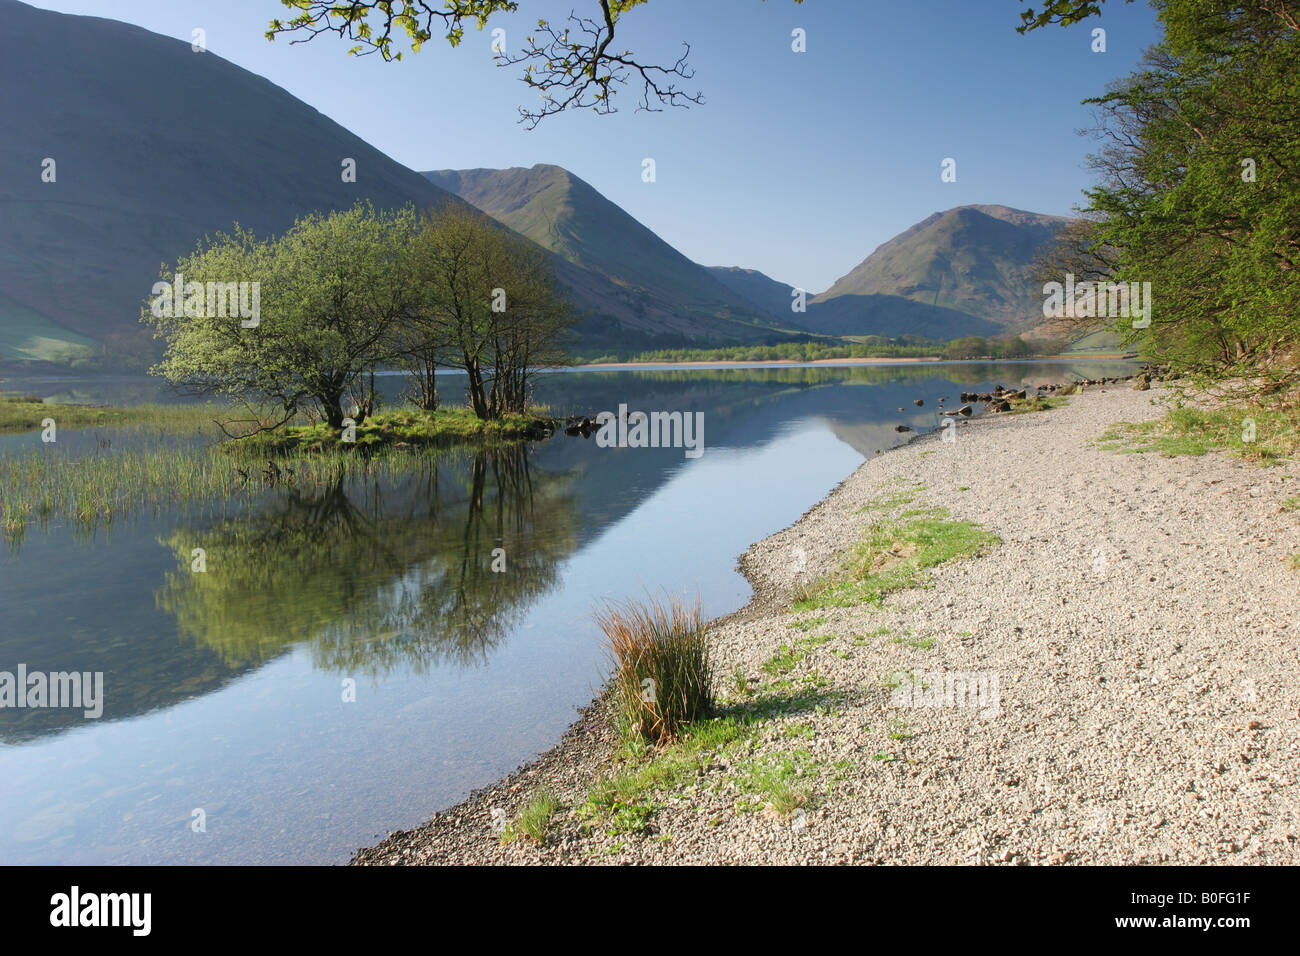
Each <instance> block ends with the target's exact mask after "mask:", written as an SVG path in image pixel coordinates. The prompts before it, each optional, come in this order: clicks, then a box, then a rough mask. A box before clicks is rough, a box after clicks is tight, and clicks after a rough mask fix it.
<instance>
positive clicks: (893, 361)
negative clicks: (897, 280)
mask: <svg viewBox="0 0 1300 956" xmlns="http://www.w3.org/2000/svg"><path fill="white" fill-rule="evenodd" d="M1122 359H1124V353H1122V352H1115V353H1113V354H1111V353H1106V354H1092V353H1089V354H1088V355H1035V356H1026V357H1025V358H1016V359H946V358H943V357H942V356H938V355H932V356H926V357H916V356H912V357H907V358H829V359H810V360H808V361H803V360H800V359H756V360H754V361H722V360H719V361H713V362H704V361H699V362H597V363H590V364H587V365H575V366H573V369H574V370H581V369H596V370H602V369H603V370H612V369H620V368H646V367H648V368H659V367H666V368H675V367H678V366H681V367H685V366H695V365H706V366H707V365H722V366H732V365H734V366H740V367H744V366H750V365H755V366H758V365H899V364H902V363H907V364H910V365H932V364H937V363H941V362H964V361H969V362H978V363H980V364H984V363H986V362H989V363H997V364H1023V363H1025V362H1090V361H1094V360H1096V361H1120V360H1122Z"/></svg>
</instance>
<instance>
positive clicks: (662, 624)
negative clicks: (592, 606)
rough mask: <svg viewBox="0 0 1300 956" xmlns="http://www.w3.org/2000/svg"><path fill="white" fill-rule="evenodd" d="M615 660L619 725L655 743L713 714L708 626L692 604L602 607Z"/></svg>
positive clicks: (599, 618) (601, 622) (673, 601)
mask: <svg viewBox="0 0 1300 956" xmlns="http://www.w3.org/2000/svg"><path fill="white" fill-rule="evenodd" d="M595 617H596V624H597V626H599V627H600V629H601V631H603V632H604V634H605V640H606V646H607V647H608V649H609V651H610V654H611V656H612V657H613V660H614V675H613V677H612V679H611V680H612V686H613V690H614V701H615V706H616V708H617V711H618V716H619V720H620V723H621V724H622V725H623V727H624V728H625V730H626V731H627V732H628V733H629V734H630V735H632V736H636V735H639V736H641V737H644V738H645V739H646V740H648V741H650V742H651V743H655V744H663V743H667V742H668V741H670V740H672V739H674V738H675V737H676V736H677V735H678V733H679V731H680V730H681V728H683V727H685V726H686V725H687V724H691V723H694V722H696V721H699V720H702V719H704V718H706V717H708V716H709V715H710V714H712V713H713V695H712V690H711V686H712V683H711V682H712V673H711V664H710V659H709V645H708V624H707V623H706V622H705V620H704V616H703V612H702V611H701V609H700V604H699V601H698V600H697V601H696V602H695V604H694V605H693V606H692V607H689V608H688V607H687V606H686V605H685V604H684V603H682V601H681V600H680V599H678V598H670V599H668V600H666V601H660V600H651V601H648V602H645V603H639V602H634V601H626V602H620V603H611V604H606V605H605V606H604V607H603V608H601V609H600V610H598V611H597V612H596V615H595Z"/></svg>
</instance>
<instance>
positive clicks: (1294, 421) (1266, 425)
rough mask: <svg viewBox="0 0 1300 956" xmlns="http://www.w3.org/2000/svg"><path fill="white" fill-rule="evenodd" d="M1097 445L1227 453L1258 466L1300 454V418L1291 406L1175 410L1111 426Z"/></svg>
mask: <svg viewBox="0 0 1300 956" xmlns="http://www.w3.org/2000/svg"><path fill="white" fill-rule="evenodd" d="M1250 423H1253V425H1254V427H1253V430H1252V428H1251V427H1249V426H1250ZM1097 444H1098V446H1099V447H1101V448H1104V449H1106V450H1108V451H1117V452H1123V453H1129V454H1134V453H1147V452H1157V453H1159V454H1162V455H1168V456H1175V455H1192V456H1200V455H1205V454H1208V453H1209V452H1212V451H1226V452H1229V453H1231V454H1233V455H1236V456H1238V457H1241V458H1245V459H1247V460H1249V461H1253V462H1256V463H1257V464H1261V465H1268V464H1277V463H1278V462H1280V461H1281V460H1283V459H1291V458H1294V457H1295V456H1296V454H1297V453H1298V452H1300V419H1298V418H1297V416H1296V413H1295V412H1294V411H1293V410H1290V409H1285V410H1278V409H1268V408H1260V407H1256V408H1250V407H1247V408H1246V409H1244V410H1237V409H1228V408H1216V409H1204V408H1172V409H1170V410H1169V412H1168V413H1167V414H1166V415H1165V416H1164V417H1163V418H1159V419H1155V420H1153V421H1147V422H1121V423H1119V424H1117V425H1112V426H1111V427H1110V428H1108V429H1107V430H1106V431H1105V432H1104V433H1103V434H1102V436H1101V438H1099V439H1098V441H1097Z"/></svg>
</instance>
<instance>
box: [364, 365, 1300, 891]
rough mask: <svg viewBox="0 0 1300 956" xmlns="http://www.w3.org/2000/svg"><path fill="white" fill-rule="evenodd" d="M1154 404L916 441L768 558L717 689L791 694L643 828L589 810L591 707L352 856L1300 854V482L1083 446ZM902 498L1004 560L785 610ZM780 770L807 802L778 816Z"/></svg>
mask: <svg viewBox="0 0 1300 956" xmlns="http://www.w3.org/2000/svg"><path fill="white" fill-rule="evenodd" d="M1161 398H1162V392H1161V391H1160V389H1158V388H1153V389H1152V390H1150V391H1136V390H1132V389H1131V388H1129V387H1127V386H1126V385H1123V384H1121V385H1114V386H1109V387H1104V388H1091V389H1088V390H1087V391H1085V392H1083V393H1081V394H1076V395H1074V396H1072V397H1071V398H1070V399H1069V402H1068V404H1066V405H1063V406H1062V407H1058V408H1054V409H1051V410H1050V411H1046V412H1036V413H1031V414H1024V415H1016V416H1005V415H1003V416H984V417H981V418H977V419H975V420H973V421H970V422H963V423H962V424H961V425H960V426H959V427H958V429H957V434H956V440H955V441H953V442H943V441H941V440H940V438H939V435H938V434H934V433H932V434H929V435H924V436H921V437H919V438H917V439H916V440H914V441H912V442H910V443H909V444H907V445H905V446H903V447H901V448H898V449H895V450H894V451H891V452H888V453H886V454H883V455H880V456H878V457H876V458H874V459H872V460H869V461H867V462H865V463H864V464H863V465H862V466H861V467H860V468H859V469H858V470H857V471H856V472H854V474H853V475H852V476H850V477H849V478H848V479H846V480H845V481H844V482H843V483H842V484H841V485H840V486H839V487H838V488H837V489H836V490H835V491H834V492H833V493H832V494H831V495H830V496H829V497H827V498H826V500H824V501H823V502H821V503H820V504H818V505H817V506H816V507H814V508H813V509H812V510H810V511H809V512H808V513H807V514H806V515H804V517H803V518H801V519H800V520H799V521H798V522H796V523H795V524H794V525H793V526H792V527H790V528H788V529H786V530H784V531H781V532H779V533H777V534H774V535H772V536H771V537H769V538H767V539H765V540H763V541H760V542H758V543H757V544H755V545H753V546H752V547H751V548H750V549H749V551H748V552H747V553H746V554H745V555H744V556H743V558H742V559H741V566H742V568H743V570H744V571H745V573H746V575H747V576H748V578H749V579H750V581H751V583H752V584H753V586H754V589H755V597H754V600H753V601H752V602H751V603H750V605H748V606H747V607H746V608H744V609H742V610H741V611H739V612H737V613H736V614H734V615H731V616H730V617H728V618H725V619H723V620H722V621H720V622H718V623H717V625H716V626H715V628H714V630H713V632H712V637H713V642H714V649H715V658H716V676H717V683H718V693H719V695H720V697H722V698H723V700H724V703H731V704H735V703H736V702H737V701H740V700H743V699H744V698H745V697H746V696H749V695H754V696H759V695H762V694H764V693H768V694H780V693H787V694H788V695H789V698H790V704H789V706H788V707H787V708H784V709H782V710H781V711H779V712H777V713H774V714H773V715H771V716H770V718H768V719H765V720H763V721H761V722H760V723H758V724H757V725H756V726H755V730H754V733H753V735H752V737H751V738H750V739H748V740H747V741H746V742H744V744H743V747H741V749H739V750H737V748H736V747H735V746H733V747H731V748H729V749H719V751H718V752H717V753H714V754H705V755H703V756H702V757H701V759H700V761H699V767H698V772H696V773H695V774H694V775H693V778H692V779H691V780H690V782H689V783H688V784H687V785H684V786H683V785H681V784H680V781H678V782H677V783H675V784H674V785H673V786H671V787H668V788H665V789H663V790H661V791H656V792H655V793H654V794H653V812H652V813H650V814H649V815H648V816H647V818H646V819H645V821H644V826H641V827H634V828H630V829H629V828H620V827H618V826H611V825H610V824H609V822H608V821H606V820H602V819H601V818H600V817H598V816H596V817H593V816H592V814H591V813H590V812H584V809H583V804H584V801H585V800H586V795H587V794H588V792H589V790H590V789H591V788H592V786H593V784H594V783H595V781H596V780H597V779H598V778H599V777H600V775H601V774H602V773H606V774H607V773H609V772H610V768H611V766H612V764H613V761H614V759H615V753H616V750H617V741H616V739H615V735H614V734H613V733H612V731H611V730H610V729H609V727H608V726H607V724H606V723H605V722H604V721H603V719H602V716H601V714H602V708H601V707H599V706H598V705H596V706H593V708H592V709H591V710H590V711H589V712H588V714H587V715H586V716H585V717H584V718H583V720H581V721H580V722H579V723H578V724H576V725H575V726H574V727H573V728H572V729H571V730H570V731H569V734H568V735H567V736H566V738H565V739H564V741H562V742H561V743H560V744H559V745H558V746H557V747H556V748H554V749H553V750H552V751H550V752H548V753H547V754H545V755H543V756H542V757H541V758H540V759H539V760H538V761H536V762H535V763H533V764H531V765H529V766H527V767H524V768H521V770H519V771H517V772H516V773H515V774H513V775H512V776H511V777H509V778H507V779H506V780H504V781H502V782H501V783H499V784H497V785H496V786H494V787H491V788H489V789H487V790H485V791H482V792H479V793H476V794H474V795H473V796H472V797H471V798H470V799H469V800H467V801H465V802H464V803H462V804H460V805H458V806H456V807H453V808H451V809H449V810H447V811H445V812H443V813H440V814H439V815H438V816H437V817H435V818H434V819H433V820H432V821H430V822H429V823H428V824H426V825H424V826H422V827H419V828H417V829H414V830H410V831H402V832H397V833H394V834H392V835H390V836H389V837H388V838H386V839H385V840H384V841H382V842H381V843H379V844H377V845H376V846H373V847H370V848H367V849H364V850H361V851H359V852H358V853H357V855H356V856H355V858H354V860H353V862H354V863H362V864H417V863H427V864H446V863H488V864H535V863H566V864H568V863H659V864H677V863H729V864H755V863H777V864H790V863H880V864H935V863H937V864H1031V865H1032V864H1039V865H1060V864H1066V865H1074V864H1135V863H1144V864H1160V863H1182V864H1205V863H1267V864H1285V863H1295V862H1297V849H1296V847H1297V840H1298V839H1300V779H1298V778H1300V741H1298V740H1297V731H1298V730H1300V660H1298V659H1297V658H1298V644H1297V640H1296V636H1297V626H1296V624H1295V620H1296V608H1297V597H1296V596H1297V591H1298V586H1300V572H1297V571H1296V570H1293V569H1292V568H1291V567H1290V566H1289V565H1288V563H1287V560H1286V559H1287V558H1288V556H1290V555H1292V554H1295V553H1296V552H1298V551H1300V512H1295V511H1292V510H1290V509H1288V508H1286V507H1284V506H1283V502H1284V501H1285V500H1286V499H1288V498H1290V497H1293V496H1295V495H1297V494H1300V468H1298V467H1297V466H1296V465H1294V464H1292V463H1289V462H1286V463H1283V464H1281V465H1279V466H1276V467H1271V468H1261V467H1258V466H1256V465H1254V464H1252V463H1250V462H1247V461H1244V460H1241V459H1238V458H1233V457H1230V456H1227V455H1224V454H1219V453H1212V454H1209V455H1206V456H1203V457H1199V458H1197V457H1162V456H1160V455H1157V454H1121V453H1119V452H1117V451H1114V450H1103V449H1101V448H1098V447H1096V446H1095V445H1094V444H1093V443H1094V442H1095V441H1096V439H1097V438H1098V437H1099V436H1100V435H1101V433H1102V432H1104V431H1105V429H1106V428H1107V427H1108V426H1109V425H1111V424H1113V423H1116V422H1125V421H1128V422H1137V421H1143V420H1147V419H1152V418H1156V417H1159V416H1160V415H1161V414H1162V412H1163V408H1162V407H1161V406H1160V405H1159V402H1160V400H1161ZM890 495H894V496H900V495H903V496H905V497H906V498H907V500H908V503H907V504H906V507H908V508H923V507H926V506H937V507H942V508H944V509H946V510H947V513H948V514H949V515H950V517H951V519H952V520H955V521H969V522H973V523H975V524H978V525H979V526H980V527H981V528H983V529H985V530H987V531H988V532H990V533H992V534H993V535H996V537H997V539H998V541H999V543H997V544H996V545H994V546H992V547H989V548H987V549H986V550H985V551H984V552H983V553H981V554H979V555H977V556H974V557H969V558H963V559H959V560H956V561H952V562H949V563H946V564H942V565H940V566H938V567H935V568H934V569H933V570H932V571H931V572H930V574H929V580H928V582H927V586H924V587H914V588H910V589H906V590H901V591H896V592H894V593H891V594H889V595H888V596H887V597H886V598H885V600H884V603H883V605H881V606H879V607H875V606H869V605H863V606H855V607H834V608H824V609H818V610H814V611H803V612H793V611H791V610H790V609H789V603H790V594H791V592H792V590H793V589H794V588H795V587H796V586H797V585H798V584H799V583H800V582H801V581H805V580H810V579H813V578H817V577H819V576H821V575H823V574H827V573H830V572H832V571H834V570H835V569H836V568H837V567H838V566H839V565H840V564H841V562H842V561H843V560H844V556H845V555H846V553H847V552H848V551H849V549H850V548H851V547H852V546H853V544H854V543H855V542H856V541H857V540H858V539H859V537H860V536H861V534H862V532H863V530H864V529H866V528H867V527H869V526H870V525H871V524H872V523H873V522H874V521H878V520H879V519H880V512H879V509H878V507H873V504H876V505H877V506H878V503H879V502H880V501H881V500H882V498H885V497H888V496H890ZM774 660H775V661H776V662H777V664H776V665H775V666H774V664H773V661H774ZM737 671H738V672H739V673H740V674H741V675H742V676H743V678H745V679H746V680H747V681H748V683H749V686H750V688H751V690H748V691H743V692H742V691H740V690H739V689H738V682H737V679H736V677H735V674H736V673H737ZM903 675H908V676H906V677H904V676H903ZM908 681H912V682H913V684H909V683H908ZM973 688H978V690H979V693H978V694H976V693H975V692H974V690H973ZM964 690H965V691H969V693H966V694H965V696H963V692H964ZM769 771H770V772H769ZM765 774H766V775H767V777H770V776H771V775H772V774H778V775H785V776H784V777H783V779H788V780H790V781H793V782H795V783H797V785H798V787H800V788H802V792H803V793H804V795H805V797H806V799H801V800H800V801H798V802H799V803H800V804H801V805H799V806H797V807H796V808H795V809H793V810H789V808H786V812H777V810H776V809H774V807H773V806H770V805H769V806H764V805H763V800H762V795H761V793H756V791H755V787H756V786H757V785H756V783H755V781H756V780H761V779H765V777H764V775H765ZM540 790H546V791H547V792H549V793H550V794H552V795H553V796H554V797H555V799H556V801H557V804H558V809H557V810H556V812H555V813H554V815H553V817H552V819H551V821H550V824H549V827H548V829H547V834H546V840H545V843H544V844H541V845H539V844H537V843H536V842H534V841H532V840H529V839H527V838H521V839H517V840H514V841H512V842H509V843H503V842H502V840H501V839H500V838H499V836H498V835H497V833H498V832H499V830H500V825H501V822H502V821H503V820H513V819H514V818H515V816H516V815H517V814H518V812H519V810H520V808H521V807H522V806H523V805H524V804H525V803H526V802H527V801H528V798H529V797H530V795H532V794H534V793H536V792H538V791H540Z"/></svg>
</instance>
